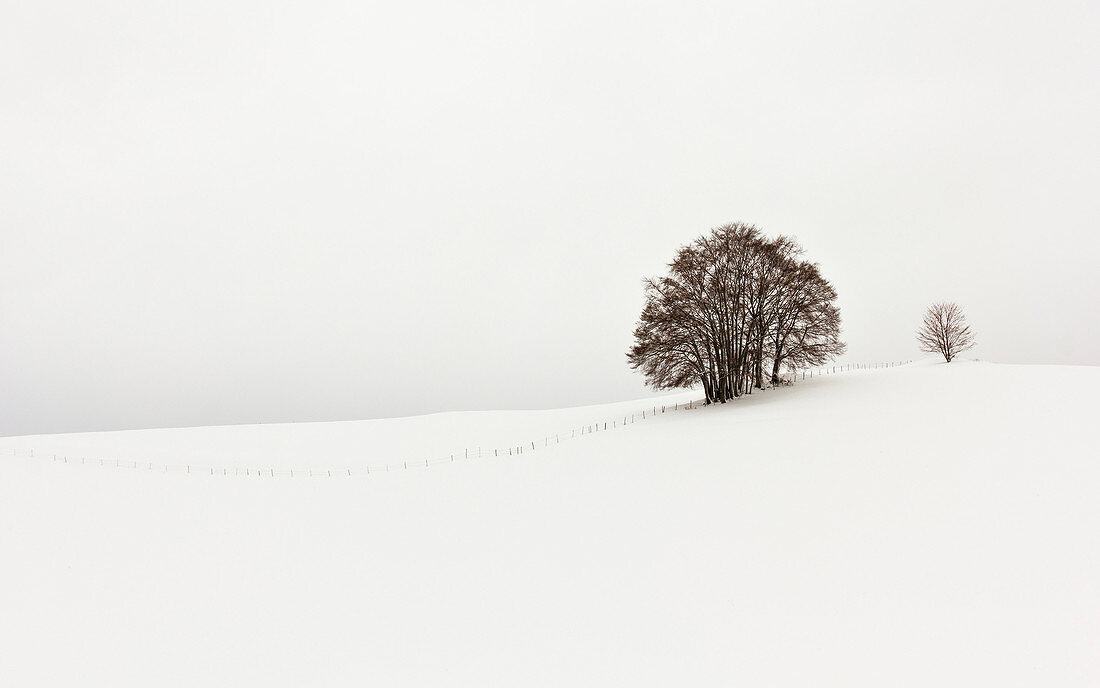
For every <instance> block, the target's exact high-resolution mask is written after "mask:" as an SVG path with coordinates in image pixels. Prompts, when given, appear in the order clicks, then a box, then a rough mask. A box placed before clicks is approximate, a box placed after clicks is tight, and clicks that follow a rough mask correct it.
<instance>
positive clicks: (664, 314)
mask: <svg viewBox="0 0 1100 688" xmlns="http://www.w3.org/2000/svg"><path fill="white" fill-rule="evenodd" d="M802 253H803V250H802V247H801V246H799V245H798V242H796V241H795V240H794V239H792V238H790V237H783V236H781V237H778V238H776V239H774V240H769V239H767V238H766V237H765V236H764V235H763V234H762V233H761V232H760V230H758V229H757V228H756V227H753V226H751V225H745V224H741V223H734V224H729V225H723V226H721V227H716V228H714V229H712V230H711V231H710V233H709V234H705V235H703V236H701V237H699V238H698V239H696V240H695V241H694V242H692V243H691V244H688V245H687V246H683V247H681V248H680V250H679V251H677V252H676V257H675V258H674V259H673V261H672V262H671V263H669V265H668V267H669V273H668V276H667V277H660V278H651V279H647V280H645V282H644V286H645V291H646V303H645V306H644V308H643V309H642V315H641V318H640V319H639V320H638V324H637V327H636V328H635V330H634V341H635V344H634V346H633V347H631V349H630V351H628V352H627V361H628V362H629V363H630V366H631V367H632V368H634V369H636V370H641V371H642V372H643V373H644V374H645V377H646V384H648V385H650V386H651V387H653V388H654V389H672V388H677V387H681V388H682V387H693V386H695V385H698V384H701V385H702V386H703V391H704V393H705V394H706V400H707V403H711V402H713V401H717V402H722V403H724V402H726V401H727V400H729V399H732V398H733V397H737V396H740V395H742V394H751V393H752V390H753V389H754V388H757V389H759V388H761V387H763V386H764V380H765V376H764V371H765V365H766V364H770V365H769V367H770V373H771V375H770V376H769V378H770V380H771V382H772V383H773V384H775V383H777V382H778V381H779V370H780V366H781V365H782V364H784V363H786V364H787V365H789V366H793V365H820V364H822V363H824V362H825V361H827V360H829V359H831V358H833V357H834V356H837V355H839V354H841V353H843V352H844V348H845V346H844V344H843V342H841V341H840V311H839V310H837V308H836V305H835V303H834V302H835V301H836V298H837V294H836V291H835V290H834V289H833V287H832V285H831V284H829V282H828V280H826V279H825V278H824V277H822V276H821V273H820V272H819V271H818V268H817V265H815V264H813V263H808V262H806V261H804V260H802V259H801V255H802Z"/></svg>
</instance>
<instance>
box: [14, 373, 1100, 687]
mask: <svg viewBox="0 0 1100 688" xmlns="http://www.w3.org/2000/svg"><path fill="white" fill-rule="evenodd" d="M1097 389H1100V369H1098V368H1087V367H1055V366H1009V365H995V364H987V363H974V362H966V361H956V362H955V363H952V364H950V365H944V364H934V363H917V364H913V365H909V366H903V367H899V368H891V369H885V370H871V371H867V370H861V371H853V372H848V373H841V374H836V375H829V376H825V377H815V378H814V379H813V380H812V381H810V380H807V381H806V382H804V383H799V384H798V385H796V386H794V387H790V388H785V389H780V390H774V391H767V392H763V393H757V394H754V395H752V396H751V397H749V398H743V399H740V400H738V401H736V402H734V403H731V404H727V405H725V406H718V407H711V408H695V409H692V410H687V411H685V410H675V411H672V412H668V413H664V414H661V413H658V414H657V415H656V417H653V414H652V402H646V401H640V402H634V403H628V404H614V405H609V406H605V407H587V408H583V409H561V410H554V411H532V412H500V413H455V414H439V415H434V416H423V417H418V418H406V419H392V420H379V421H364V422H355V423H318V424H298V425H278V426H276V425H271V426H239V427H218V428H191V429H181V430H156V431H142V432H124V433H93V434H82V435H56V436H38V437H13V438H0V554H2V561H0V686H41V685H65V686H78V685H79V686H142V687H145V686H244V685H256V686H328V685H349V686H352V685H354V686H373V685H378V686H409V685H417V686H439V685H447V686H540V685H548V686H577V685H601V686H602V685H622V686H675V685H687V686H699V685H714V686H773V685H791V686H921V687H926V686H991V685H996V686H1016V685H1019V686H1067V685H1075V686H1076V685H1079V686H1095V685H1100V452H1097V450H1096V448H1095V430H1094V427H1095V423H1096V422H1097V418H1100V404H1098V403H1097V401H1096V392H1097ZM690 398H692V395H690V394H687V395H683V394H681V395H676V396H673V397H669V398H668V403H669V404H681V403H682V402H684V401H686V400H688V399H690ZM643 408H645V409H648V412H647V417H646V419H645V420H644V421H641V420H640V419H638V422H635V423H628V424H627V426H626V427H622V424H621V422H622V419H623V418H625V417H628V416H629V414H630V413H632V412H636V413H637V412H640V411H641V410H642V409H643ZM596 421H600V422H602V421H607V422H608V423H614V425H613V426H611V430H609V431H604V430H602V425H601V426H600V428H601V429H600V431H598V432H596V431H594V432H592V433H586V434H585V435H584V436H582V437H576V438H572V439H569V440H566V439H565V437H564V435H565V434H567V433H569V432H570V430H571V429H574V428H579V427H581V426H582V425H585V426H586V427H587V426H590V425H593V424H594V423H595V422H596ZM555 434H556V435H557V439H558V440H560V444H558V443H555V441H554V439H553V438H554V437H555ZM532 441H536V444H537V446H536V448H535V449H534V450H531V449H530V442H532ZM522 444H526V446H527V450H526V451H525V452H524V453H523V454H515V455H512V456H507V455H504V456H497V457H486V456H484V455H483V456H482V457H480V458H478V457H476V456H475V457H474V458H470V459H466V458H465V453H464V450H465V449H466V448H476V447H478V446H481V447H487V448H506V447H509V446H519V445H522ZM32 450H33V452H34V456H33V457H31V456H30V455H29V454H30V452H31V451H32ZM452 454H456V458H455V460H454V461H453V462H452V461H451V460H450V456H451V455H452ZM55 455H56V457H57V458H56V460H55V458H54V456H55ZM81 459H83V463H81ZM100 459H103V460H104V462H103V464H102V465H100ZM425 459H427V460H429V465H428V466H427V467H424V466H423V460H425ZM115 460H117V461H118V467H115V463H114V461H115ZM406 461H409V462H410V463H412V464H413V465H412V466H410V467H409V468H408V469H405V468H404V464H405V462H406ZM417 461H419V464H418V463H417ZM387 464H388V465H389V466H390V469H391V470H390V471H389V472H386V471H385V470H378V468H377V467H378V466H385V465H387ZM399 464H400V467H399ZM127 465H129V467H128V468H127ZM150 465H153V466H154V468H155V469H154V468H149V466H150ZM135 466H136V467H135ZM368 466H371V467H372V472H371V473H370V474H369V475H368V474H367V473H366V468H367V467H368ZM165 467H168V469H169V470H167V471H166V470H165ZM181 467H183V468H181ZM215 467H217V468H218V469H219V470H217V471H216V472H214V475H211V472H213V471H212V469H213V468H215ZM188 470H190V471H191V472H190V473H188V472H187V471H188ZM291 470H295V471H296V472H295V475H294V477H290V471H291ZM265 471H266V472H265ZM302 471H306V475H305V476H303V475H302ZM309 471H313V473H314V476H313V477H312V478H311V477H309ZM349 472H350V475H349ZM272 473H274V477H273V476H272ZM333 473H335V475H332V474H333ZM330 475H332V477H329V476H330Z"/></svg>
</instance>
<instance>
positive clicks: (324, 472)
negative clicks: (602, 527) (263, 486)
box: [10, 360, 912, 479]
mask: <svg viewBox="0 0 1100 688" xmlns="http://www.w3.org/2000/svg"><path fill="white" fill-rule="evenodd" d="M909 363H912V361H911V360H909V361H892V362H888V363H848V364H843V365H833V366H822V367H816V368H806V369H796V370H789V371H787V373H785V374H784V375H783V376H781V377H782V379H783V381H784V382H785V383H788V384H789V383H793V382H795V381H800V380H812V379H813V378H814V377H815V376H816V377H823V376H826V375H834V374H837V373H842V372H850V371H859V370H877V369H882V368H896V367H899V366H902V365H907V364H909ZM704 406H705V403H704V402H703V400H690V401H688V402H687V403H682V402H674V403H672V404H651V405H649V406H647V407H645V408H641V409H638V410H635V411H633V412H630V413H624V414H623V415H621V416H616V417H614V418H610V419H603V420H599V421H596V422H593V423H587V424H584V425H580V426H575V427H572V428H569V429H568V430H565V431H563V432H555V433H553V434H546V435H543V436H542V437H541V438H537V439H532V440H528V441H526V442H521V443H519V444H513V445H508V446H505V447H499V446H498V447H482V446H478V447H465V448H463V449H462V450H461V451H460V452H456V453H451V454H449V455H447V456H434V457H427V458H408V459H400V460H389V461H382V460H379V461H377V462H376V463H371V464H366V465H362V464H361V465H357V466H343V467H335V468H332V467H328V468H319V467H307V468H276V467H274V466H269V467H257V466H227V465H212V464H209V463H203V462H195V463H190V462H186V461H184V462H171V463H164V462H160V461H157V460H143V459H133V458H130V459H122V458H103V457H88V456H84V455H81V456H70V455H69V454H56V453H45V452H41V451H39V452H35V450H34V449H24V450H20V449H18V448H15V447H13V448H12V450H11V454H10V456H13V457H22V458H33V459H42V460H45V459H47V458H48V459H50V461H51V462H52V463H59V464H74V465H81V466H96V467H102V468H115V469H120V470H131V471H142V472H150V473H176V474H183V475H198V476H208V477H209V476H221V477H244V478H306V479H312V478H326V479H327V478H352V477H357V476H368V475H378V474H381V473H391V472H396V471H408V470H415V469H418V468H430V467H432V466H439V465H444V464H453V463H458V462H465V461H470V460H472V459H489V458H496V459H499V458H507V457H518V456H523V455H525V454H531V453H535V452H538V451H539V450H547V449H551V448H553V447H557V446H558V445H560V444H562V443H564V442H570V441H574V440H578V439H580V438H582V437H585V436H588V435H594V434H597V433H601V432H607V431H609V430H618V429H621V428H625V427H627V426H630V425H634V424H636V423H640V422H644V421H646V420H652V419H655V418H657V417H659V416H663V415H665V414H668V413H680V412H684V411H694V410H697V409H700V408H703V407H704Z"/></svg>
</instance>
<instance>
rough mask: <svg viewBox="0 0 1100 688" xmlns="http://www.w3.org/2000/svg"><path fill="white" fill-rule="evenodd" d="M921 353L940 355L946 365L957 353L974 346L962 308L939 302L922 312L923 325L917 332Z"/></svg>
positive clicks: (955, 304) (951, 303) (971, 333)
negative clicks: (945, 361)
mask: <svg viewBox="0 0 1100 688" xmlns="http://www.w3.org/2000/svg"><path fill="white" fill-rule="evenodd" d="M917 341H918V342H920V349H921V351H927V352H928V353H933V354H942V355H943V357H944V359H946V360H947V362H948V363H950V362H951V359H953V358H955V356H957V355H958V354H959V353H961V352H963V351H966V350H967V349H970V348H972V347H973V346H974V333H973V332H971V331H970V325H968V324H967V322H966V316H965V315H963V311H962V308H960V307H959V304H957V303H954V302H947V301H940V302H937V303H934V304H932V305H931V306H929V307H928V310H927V311H925V312H924V323H923V324H922V325H921V328H920V329H919V330H918V331H917Z"/></svg>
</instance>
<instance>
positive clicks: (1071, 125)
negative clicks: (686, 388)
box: [0, 0, 1100, 435]
mask: <svg viewBox="0 0 1100 688" xmlns="http://www.w3.org/2000/svg"><path fill="white" fill-rule="evenodd" d="M0 8H2V11H0V239H2V242H0V434H5V435H10V434H24V433H32V432H60V431H76V430H90V429H112V428H131V427H155V426H167V425H198V424H214V423H248V422H258V421H262V422H276V421H288V420H319V419H348V418H368V417H379V416H392V415H408V414H414V413H425V412H432V411H438V410H452V409H484V408H533V407H551V406H564V405H576V404H586V403H595V402H602V401H613V400H621V399H628V398H632V397H638V396H642V395H644V394H645V390H644V389H643V387H642V382H641V378H640V376H639V375H637V374H636V373H634V372H633V371H631V370H629V368H628V367H627V366H626V363H625V357H624V352H625V350H626V349H627V347H628V346H629V344H630V340H631V331H632V329H633V325H634V322H635V319H636V318H637V315H638V313H639V310H640V308H641V303H642V290H641V286H640V280H641V278H642V277H643V276H645V275H650V274H655V273H659V272H660V271H662V269H663V268H664V265H665V263H666V262H667V261H668V260H669V259H670V258H671V257H672V254H673V252H674V251H675V249H676V248H677V246H679V245H680V244H682V243H685V242H687V241H690V240H691V239H692V238H694V237H695V236H696V235H698V234H699V233H701V232H703V231H706V230H707V229H708V228H710V227H711V226H714V225H718V224H722V223H725V222H729V221H734V220H741V221H745V222H751V223H754V224H756V225H758V226H760V227H762V228H763V229H764V230H765V231H767V232H768V233H769V234H778V233H786V234H793V235H796V236H797V237H798V238H799V239H800V240H801V241H802V243H803V245H804V246H805V247H806V249H807V251H808V253H809V256H810V257H811V258H813V259H815V260H817V261H818V262H819V263H820V264H821V266H822V270H823V272H824V274H825V275H826V276H827V277H829V278H830V279H831V280H832V281H833V282H834V284H835V285H836V287H837V289H838V290H839V292H840V295H841V299H840V304H841V311H842V313H843V316H844V322H845V335H846V340H847V341H848V343H849V345H850V356H848V357H847V359H848V360H858V361H875V360H897V359H905V358H911V357H916V356H917V350H916V343H915V341H914V339H913V331H914V330H915V329H916V327H917V325H918V324H919V319H920V314H921V311H922V309H923V308H924V307H925V306H926V305H927V304H928V303H929V302H931V301H933V300H935V299H945V298H946V299H954V300H957V301H959V302H960V303H961V304H962V305H963V306H964V307H965V308H966V312H967V314H968V315H969V317H970V320H971V322H972V324H973V326H974V328H975V330H976V331H977V334H978V339H979V346H978V348H977V349H975V350H974V352H973V355H975V356H978V357H980V358H982V359H989V360H995V361H1005V362H1036V363H1040V362H1041V363H1073V364H1090V365H1097V364H1100V308H1098V298H1097V294H1100V281H1098V278H1097V273H1096V269H1095V263H1096V259H1097V256H1098V251H1097V248H1098V247H1100V240H1098V238H1097V234H1096V232H1097V219H1098V217H1100V213H1098V205H1100V204H1098V194H1097V189H1098V188H1100V162H1098V161H1100V136H1098V131H1097V121H1100V53H1098V49H1097V45H1098V44H1100V41H1098V40H1097V39H1098V36H1100V4H1097V3H1096V2H1091V1H1085V0H1079V1H1076V2H1050V1H1045V2H1025V3H1021V2H999V3H993V2H966V1H963V2H959V1H958V0H953V1H952V2H939V3H937V2H912V3H882V2H843V3H819V2H784V3H767V2H753V3H733V2H717V3H686V2H667V3H639V2H636V1H632V2H623V3H599V2H591V1H590V0H585V1H584V2H575V3H563V2H552V3H551V2H546V3H541V4H539V5H525V4H524V3H516V2H478V3H455V2H440V3H423V2H400V3H395V2H384V3H383V2H366V3H364V2H347V3H322V2H300V3H276V2H250V3H240V2H237V3H227V2H224V1H222V0H219V1H217V2H193V1H192V2H187V3H182V2H149V1H147V0H142V1H136V0H135V1H129V0H127V1H123V2H96V3H87V2H48V1H46V2H33V3H15V2H7V1H4V2H0Z"/></svg>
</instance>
